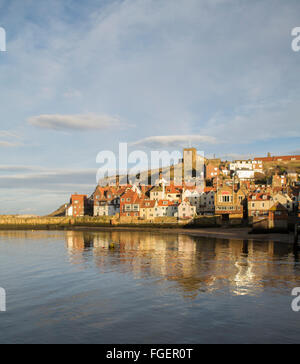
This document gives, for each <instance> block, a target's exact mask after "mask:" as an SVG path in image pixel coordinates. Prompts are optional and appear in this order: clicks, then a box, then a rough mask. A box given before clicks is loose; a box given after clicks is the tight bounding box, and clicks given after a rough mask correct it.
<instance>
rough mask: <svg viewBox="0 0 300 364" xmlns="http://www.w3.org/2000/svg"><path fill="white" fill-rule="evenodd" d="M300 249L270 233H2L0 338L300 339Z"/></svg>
mask: <svg viewBox="0 0 300 364" xmlns="http://www.w3.org/2000/svg"><path fill="white" fill-rule="evenodd" d="M297 286H299V287H300V263H299V257H298V254H297V253H295V252H294V251H293V249H292V247H291V246H290V245H287V244H279V243H273V242H272V241H269V242H267V241H265V242H259V241H243V240H222V239H208V238H199V237H192V236H187V235H176V234H171V235H168V234H165V233H161V234H157V233H148V232H97V233H83V232H73V231H67V232H51V231H50V232H23V231H14V232H12V231H7V232H6V231H2V232H0V287H3V288H4V289H5V290H6V293H7V312H0V343H116V344H117V343H297V342H299V341H300V312H298V313H297V312H293V311H292V309H291V302H292V299H293V297H292V296H291V290H292V288H293V287H297Z"/></svg>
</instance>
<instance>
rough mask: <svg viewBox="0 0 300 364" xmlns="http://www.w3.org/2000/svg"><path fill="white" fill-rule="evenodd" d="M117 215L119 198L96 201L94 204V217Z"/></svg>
mask: <svg viewBox="0 0 300 364" xmlns="http://www.w3.org/2000/svg"><path fill="white" fill-rule="evenodd" d="M118 213H120V198H116V199H114V200H111V201H105V200H103V201H97V202H95V204H94V216H114V215H116V214H118Z"/></svg>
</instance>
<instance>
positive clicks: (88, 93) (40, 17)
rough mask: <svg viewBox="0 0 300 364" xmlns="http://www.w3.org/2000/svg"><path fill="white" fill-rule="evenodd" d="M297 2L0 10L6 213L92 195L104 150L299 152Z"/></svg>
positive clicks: (0, 179) (28, 4)
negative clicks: (294, 48)
mask: <svg viewBox="0 0 300 364" xmlns="http://www.w3.org/2000/svg"><path fill="white" fill-rule="evenodd" d="M299 15H300V2H299V0H289V1H285V0H280V1H279V0H252V1H248V0H185V1H182V0H161V1H160V0H97V1H96V0H85V1H76V0H52V1H51V2H49V1H45V0H0V27H3V28H5V30H6V34H7V52H0V100H1V103H0V105H1V113H0V122H1V124H0V153H1V161H0V196H1V199H0V201H1V205H0V214H6V213H29V214H31V213H36V214H46V213H48V212H50V211H52V210H54V209H55V208H56V207H57V206H59V205H61V204H62V203H64V202H65V201H66V200H67V199H68V198H69V195H70V193H73V192H82V193H91V192H92V191H93V187H94V185H95V183H96V171H97V168H98V167H99V166H98V165H97V163H96V156H97V154H98V152H100V151H102V150H112V151H117V150H118V143H119V142H127V143H129V145H130V148H135V149H137V148H138V149H141V150H143V151H146V152H149V151H150V150H152V149H156V150H157V149H164V150H174V149H181V148H182V147H183V146H185V145H187V146H189V145H192V146H196V147H197V148H198V149H199V150H201V151H204V153H205V155H206V156H213V155H214V154H215V155H216V156H219V157H220V156H224V157H225V158H230V157H231V158H235V157H238V156H249V155H250V156H253V155H255V156H262V155H266V153H267V152H271V153H274V154H282V153H286V154H291V153H294V152H297V150H298V153H299V149H300V147H299V146H300V143H299V142H300V120H299V119H300V116H299V115H300V113H299V105H300V82H299V79H300V52H298V53H297V52H293V51H292V48H291V42H292V37H291V30H292V29H293V28H294V27H296V26H300V18H299Z"/></svg>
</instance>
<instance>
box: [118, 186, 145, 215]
mask: <svg viewBox="0 0 300 364" xmlns="http://www.w3.org/2000/svg"><path fill="white" fill-rule="evenodd" d="M144 198H145V196H144V195H143V197H142V198H141V197H140V195H139V194H138V193H137V192H134V191H132V190H131V189H130V190H128V191H126V192H125V193H123V194H122V195H121V196H120V216H130V217H140V204H141V202H142V201H143V200H144Z"/></svg>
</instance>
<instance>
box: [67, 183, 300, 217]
mask: <svg viewBox="0 0 300 364" xmlns="http://www.w3.org/2000/svg"><path fill="white" fill-rule="evenodd" d="M228 181H231V184H223V185H222V186H217V187H205V188H204V189H203V190H199V189H197V187H191V186H184V187H182V186H175V185H171V186H166V185H165V184H164V183H159V185H157V186H150V185H149V186H145V185H143V186H136V185H124V186H106V187H103V186H97V188H96V190H95V192H94V193H93V195H92V196H91V197H90V198H88V196H87V195H78V194H74V195H72V197H71V201H70V204H69V205H68V206H67V210H66V211H67V215H68V216H84V215H87V214H88V215H94V216H115V215H119V216H120V217H125V216H127V217H135V218H140V219H152V218H155V217H177V218H179V219H190V218H193V217H194V216H196V215H221V216H222V217H223V219H224V220H226V219H229V218H232V217H236V218H247V217H254V216H255V217H257V216H264V215H268V213H269V210H270V208H271V207H272V206H274V205H275V204H276V203H280V205H281V206H283V207H284V208H285V209H286V210H287V212H288V213H289V214H292V213H294V212H296V211H297V209H298V206H299V201H300V190H299V188H294V189H293V188H289V189H283V188H279V187H276V188H273V187H272V186H267V187H266V186H263V187H262V186H251V187H250V188H249V186H247V185H245V184H241V183H239V182H238V183H236V181H235V180H228Z"/></svg>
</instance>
